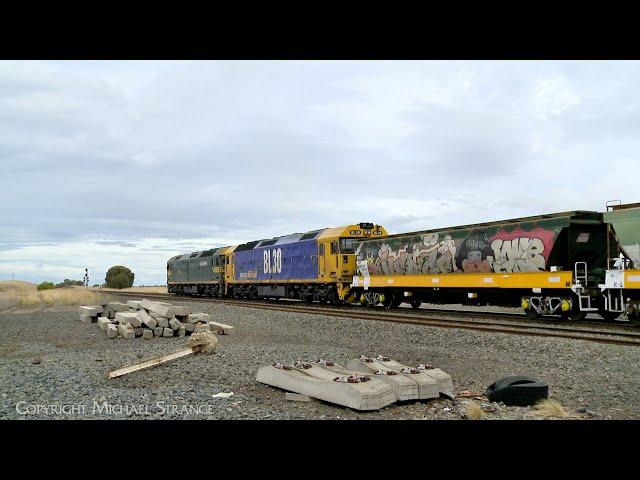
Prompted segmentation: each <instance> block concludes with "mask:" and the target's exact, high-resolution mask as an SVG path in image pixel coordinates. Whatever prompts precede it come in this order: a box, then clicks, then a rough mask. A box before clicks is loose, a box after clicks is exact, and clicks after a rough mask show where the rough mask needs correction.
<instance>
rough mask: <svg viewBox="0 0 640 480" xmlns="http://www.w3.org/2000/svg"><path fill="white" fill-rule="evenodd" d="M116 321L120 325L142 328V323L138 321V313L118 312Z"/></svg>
mask: <svg viewBox="0 0 640 480" xmlns="http://www.w3.org/2000/svg"><path fill="white" fill-rule="evenodd" d="M115 320H116V322H118V323H125V324H129V325H133V326H135V327H139V326H140V321H139V320H138V314H137V313H131V312H116V317H115Z"/></svg>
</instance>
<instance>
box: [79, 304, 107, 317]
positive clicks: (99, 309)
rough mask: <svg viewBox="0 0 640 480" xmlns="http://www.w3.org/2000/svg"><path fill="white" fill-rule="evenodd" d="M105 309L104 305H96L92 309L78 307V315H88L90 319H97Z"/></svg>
mask: <svg viewBox="0 0 640 480" xmlns="http://www.w3.org/2000/svg"><path fill="white" fill-rule="evenodd" d="M103 311H104V308H103V307H102V305H95V306H91V307H86V306H81V307H78V313H79V314H80V315H88V316H90V317H97V316H98V314H99V313H102V312H103Z"/></svg>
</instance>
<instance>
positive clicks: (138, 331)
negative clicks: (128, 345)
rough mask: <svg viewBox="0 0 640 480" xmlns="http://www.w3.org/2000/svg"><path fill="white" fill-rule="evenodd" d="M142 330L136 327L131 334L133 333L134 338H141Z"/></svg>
mask: <svg viewBox="0 0 640 480" xmlns="http://www.w3.org/2000/svg"><path fill="white" fill-rule="evenodd" d="M144 330H145V329H144V328H142V327H136V328H134V329H133V333H135V335H136V337H141V336H142V333H143V332H144Z"/></svg>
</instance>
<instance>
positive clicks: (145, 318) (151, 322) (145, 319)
mask: <svg viewBox="0 0 640 480" xmlns="http://www.w3.org/2000/svg"><path fill="white" fill-rule="evenodd" d="M136 315H137V316H138V320H140V322H142V324H143V325H146V326H147V327H149V328H156V327H157V326H158V321H157V320H156V319H155V318H153V317H152V316H151V315H149V314H148V313H147V311H146V310H145V309H144V308H143V309H140V310H138V311H137V313H136Z"/></svg>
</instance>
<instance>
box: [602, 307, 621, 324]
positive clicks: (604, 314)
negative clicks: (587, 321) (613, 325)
mask: <svg viewBox="0 0 640 480" xmlns="http://www.w3.org/2000/svg"><path fill="white" fill-rule="evenodd" d="M621 313H622V312H609V311H608V310H604V309H600V310H598V315H600V316H601V317H602V318H603V319H605V320H606V321H607V322H613V321H614V320H615V319H616V318H618V317H619V316H620V314H621Z"/></svg>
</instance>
